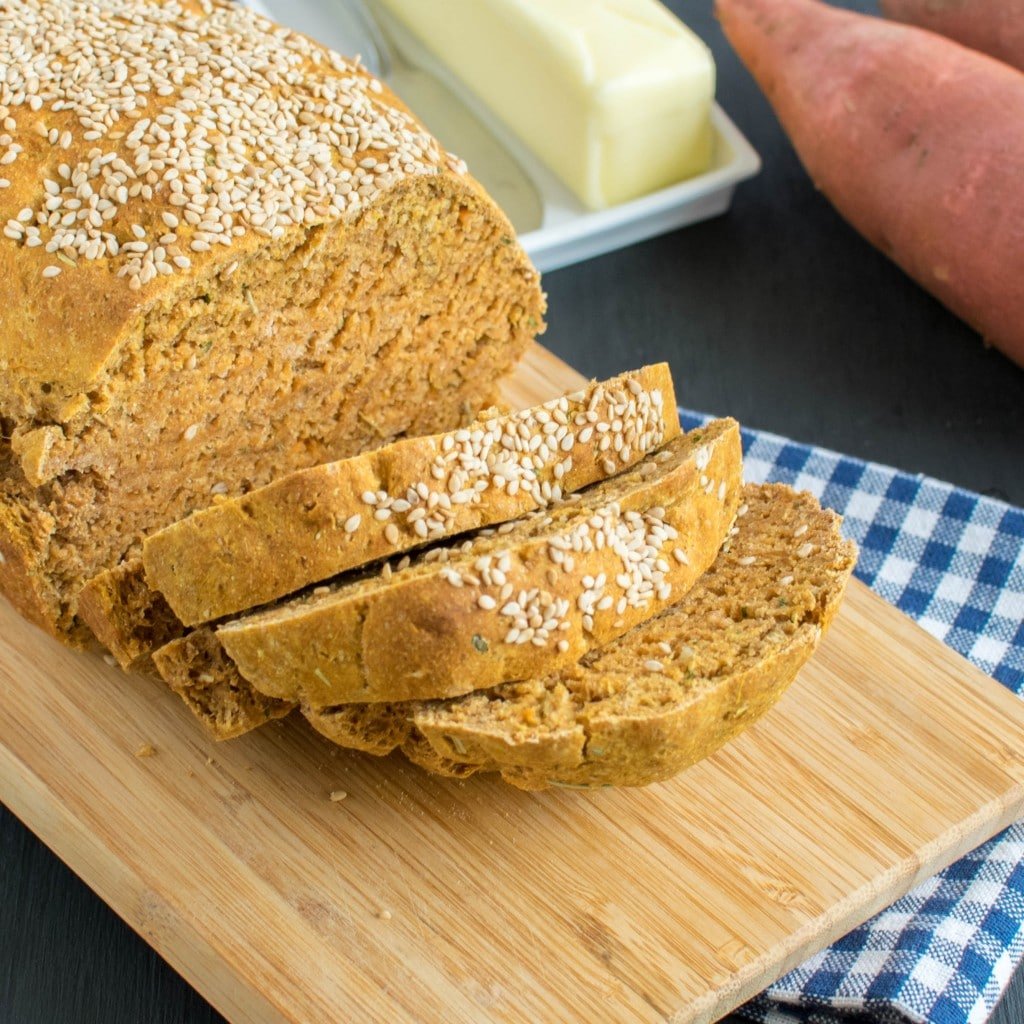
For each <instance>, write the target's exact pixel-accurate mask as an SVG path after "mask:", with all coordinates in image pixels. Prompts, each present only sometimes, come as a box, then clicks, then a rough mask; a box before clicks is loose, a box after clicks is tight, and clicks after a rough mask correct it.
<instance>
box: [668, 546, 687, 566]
mask: <svg viewBox="0 0 1024 1024" xmlns="http://www.w3.org/2000/svg"><path fill="white" fill-rule="evenodd" d="M672 557H673V558H674V559H675V560H676V561H677V562H678V563H679V564H680V565H689V564H690V559H689V557H688V556H687V554H686V552H685V551H684V550H683V549H682V548H676V549H675V550H674V551H673V552H672Z"/></svg>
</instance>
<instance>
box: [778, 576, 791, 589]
mask: <svg viewBox="0 0 1024 1024" xmlns="http://www.w3.org/2000/svg"><path fill="white" fill-rule="evenodd" d="M792 582H793V577H792V576H783V577H782V579H781V580H779V583H780V584H781V585H782V586H784V587H788V586H789V585H790V584H791V583H792Z"/></svg>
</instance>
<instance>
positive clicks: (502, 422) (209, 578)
mask: <svg viewBox="0 0 1024 1024" xmlns="http://www.w3.org/2000/svg"><path fill="white" fill-rule="evenodd" d="M613 424H620V425H621V431H620V433H621V434H622V436H623V437H624V438H625V439H626V441H627V446H626V447H622V448H620V449H619V450H618V451H614V450H613V449H612V441H613V437H614V436H615V435H614V433H613V431H612V429H611V428H612V425H613ZM678 435H679V417H678V412H677V410H676V405H675V393H674V390H673V386H672V377H671V374H670V372H669V369H668V367H667V366H666V365H665V364H664V363H662V364H659V365H657V366H649V367H645V368H643V369H640V370H636V371H633V372H631V373H626V374H622V375H620V376H618V377H614V378H612V379H611V380H608V381H603V382H600V383H591V384H590V385H588V386H587V387H585V388H583V389H582V390H580V391H578V392H576V393H574V394H572V395H569V396H564V397H561V398H558V399H554V400H552V401H550V402H546V403H544V404H543V405H541V406H538V407H537V408H534V409H526V410H523V411H521V412H516V413H511V414H509V415H503V416H499V415H496V414H495V415H492V416H488V417H487V418H485V419H484V420H482V421H480V422H478V423H476V424H471V425H470V426H469V427H466V428H462V429H460V430H457V431H451V432H448V433H445V434H438V435H433V436H429V437H416V438H406V439H403V440H401V441H397V442H395V443H394V444H392V445H388V446H386V447H384V448H381V449H377V450H375V451H371V452H366V453H364V454H362V455H358V456H355V457H353V458H350V459H344V460H342V461H339V462H332V463H327V464H326V465H321V466H315V467H312V468H310V469H305V470H299V471H297V472H295V473H291V474H288V475H286V476H284V477H282V478H280V479H278V480H275V481H274V482H273V483H271V484H268V485H267V486H266V487H262V488H259V489H257V490H255V491H252V492H250V493H249V494H246V495H244V496H241V497H238V498H229V499H222V500H221V501H218V502H216V503H215V504H213V505H212V506H210V507H209V508H208V509H205V510H204V511H201V512H197V513H195V514H194V515H192V516H189V517H188V518H187V519H185V520H182V521H181V522H179V523H174V524H172V525H170V526H168V527H166V528H165V529H163V530H160V531H158V532H157V533H155V534H154V535H153V536H151V537H148V538H147V539H146V541H145V543H144V545H143V558H142V562H140V561H139V560H137V559H136V560H133V561H132V562H131V563H129V564H125V565H121V566H117V567H116V568H114V569H111V570H106V571H105V572H103V573H100V574H99V575H98V576H96V577H94V578H93V579H92V580H90V581H89V583H87V584H86V586H85V587H84V589H83V590H82V593H81V595H80V596H79V601H78V610H79V614H80V615H81V617H82V618H83V619H84V620H85V622H86V623H88V625H89V626H90V628H91V629H92V630H93V632H94V633H95V634H96V636H97V637H98V638H99V639H100V641H101V642H102V643H103V644H104V645H105V646H106V647H107V648H108V649H109V650H110V651H111V652H112V653H113V654H114V656H115V657H116V658H117V659H118V661H119V662H120V663H121V665H122V666H124V667H125V668H131V667H132V666H133V665H135V664H137V663H138V662H139V661H140V659H142V658H143V657H144V656H145V655H146V654H148V653H150V652H152V651H153V650H155V649H156V647H159V646H162V645H163V644H166V643H168V642H170V641H171V640H172V639H174V637H176V636H179V635H181V634H183V633H184V625H198V624H200V623H204V622H209V621H211V620H214V619H220V618H223V617H225V616H228V615H231V614H233V613H237V612H241V611H247V610H249V609H252V608H254V607H256V606H258V605H262V604H266V603H268V602H270V601H273V600H275V599H277V598H280V597H284V596H285V595H287V594H290V593H293V592H295V591H298V590H300V589H301V588H302V587H304V586H307V585H309V584H313V583H319V582H320V581H322V580H325V579H328V578H329V577H331V576H335V575H337V574H338V573H341V572H344V571H345V570H347V569H351V568H354V567H357V566H360V565H363V564H365V563H367V562H371V561H374V560H377V559H381V558H387V557H391V556H394V555H396V554H400V553H402V552H405V551H407V550H409V549H411V548H414V547H417V546H422V545H424V544H426V543H427V542H429V541H437V540H438V539H440V538H444V537H449V536H452V535H454V534H458V533H464V532H466V531H468V530H472V529H478V528H480V527H484V526H489V525H492V524H494V523H500V522H503V521H505V520H510V519H515V518H517V517H518V516H521V515H523V514H524V513H526V512H529V511H531V510H533V509H536V508H538V507H542V506H544V505H546V504H547V503H548V502H549V501H551V500H552V499H553V498H554V499H555V500H557V499H558V498H560V497H561V495H562V493H563V492H565V493H569V492H571V491H576V490H579V489H580V488H581V487H585V486H587V485H588V484H591V483H593V482H594V481H596V480H600V479H602V478H604V477H607V476H609V475H610V474H611V473H613V472H619V471H621V470H622V469H625V468H628V467H629V466H631V465H633V464H634V463H636V462H638V461H639V460H641V459H643V458H644V457H645V456H646V455H648V454H649V453H650V452H652V451H653V450H654V449H655V448H657V447H659V446H661V445H662V444H664V443H665V442H666V441H670V440H673V439H674V438H676V437H677V436H678ZM143 562H144V564H145V569H143V564H142V563H143ZM175 613H176V614H175ZM154 641H159V642H157V643H154Z"/></svg>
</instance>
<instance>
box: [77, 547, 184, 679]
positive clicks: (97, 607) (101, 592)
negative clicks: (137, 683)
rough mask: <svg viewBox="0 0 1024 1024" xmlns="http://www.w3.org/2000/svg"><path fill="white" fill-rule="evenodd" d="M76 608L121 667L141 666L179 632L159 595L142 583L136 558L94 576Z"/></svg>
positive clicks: (145, 668)
mask: <svg viewBox="0 0 1024 1024" xmlns="http://www.w3.org/2000/svg"><path fill="white" fill-rule="evenodd" d="M78 614H79V616H80V617H81V618H82V619H83V620H84V621H85V622H86V623H87V624H88V626H89V628H90V629H91V630H92V632H93V634H94V636H95V637H96V639H97V640H99V642H100V643H101V644H102V645H103V646H104V647H105V648H106V649H107V650H108V651H110V653H111V654H112V655H113V656H114V657H115V658H116V659H117V663H118V664H119V665H120V666H121V668H123V669H124V670H125V671H126V672H146V671H148V670H149V668H150V667H151V666H152V654H153V652H154V651H157V650H159V649H160V648H161V647H163V646H165V645H166V644H169V643H170V642H171V641H172V640H176V639H177V638H178V637H180V636H182V635H184V633H185V628H184V626H182V624H181V621H180V620H179V619H178V617H177V616H176V615H175V614H174V612H173V611H171V607H170V605H168V603H167V602H166V601H165V600H164V599H163V596H162V595H161V594H159V593H158V592H157V591H155V590H153V589H152V588H151V587H150V586H149V585H148V584H147V583H146V574H145V571H144V570H143V568H142V560H141V559H140V558H132V559H129V560H128V561H126V562H122V563H121V564H120V565H117V566H115V567H114V568H113V569H107V570H106V571H105V572H101V573H99V574H98V575H97V576H94V577H93V578H92V579H91V580H90V581H89V582H88V583H87V584H86V585H85V587H83V588H82V592H81V594H79V597H78Z"/></svg>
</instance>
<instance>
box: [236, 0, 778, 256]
mask: <svg viewBox="0 0 1024 1024" xmlns="http://www.w3.org/2000/svg"><path fill="white" fill-rule="evenodd" d="M246 2H247V3H248V5H249V6H250V7H253V8H255V9H256V10H259V11H261V12H262V13H264V14H266V15H268V16H269V17H272V18H274V19H275V20H276V21H280V22H282V23H284V24H287V23H288V20H289V13H291V14H292V16H293V17H295V18H298V14H297V9H298V8H300V7H302V5H303V4H307V3H313V4H315V6H316V11H315V17H316V18H317V19H318V22H320V23H322V22H324V19H329V18H330V17H331V10H332V7H333V5H323V6H321V4H320V3H318V2H317V0H246ZM369 6H370V7H371V8H372V9H373V13H374V14H375V15H376V16H377V17H378V18H379V19H380V21H381V22H382V25H383V28H384V29H385V33H386V35H387V36H388V38H389V40H390V42H391V43H392V44H393V45H394V46H395V48H396V49H397V50H398V52H399V53H401V54H402V56H403V58H404V59H405V60H407V61H409V62H410V63H411V64H413V65H415V66H416V67H418V68H421V69H422V70H424V71H426V72H429V74H430V75H432V76H434V77H435V78H438V79H440V80H441V81H442V82H443V83H444V84H445V85H447V86H448V87H449V88H451V89H453V90H455V91H456V92H457V93H458V95H459V97H460V98H461V99H462V100H463V101H464V102H465V105H466V106H467V107H468V108H469V110H470V111H471V112H472V113H473V114H475V115H476V116H477V117H478V118H479V119H480V120H481V121H483V122H484V123H485V124H486V126H487V128H488V129H489V130H490V132H492V133H493V135H494V137H495V138H496V139H497V141H498V142H499V143H500V144H501V145H502V147H503V148H504V149H505V150H506V151H507V153H508V155H509V156H510V157H512V159H514V160H515V161H516V162H517V163H518V164H519V166H520V168H521V169H522V170H523V171H525V173H526V176H527V177H528V178H529V179H530V180H531V181H532V183H533V185H534V186H535V188H536V190H537V192H538V193H539V197H540V203H541V207H542V209H541V212H540V215H539V218H538V219H539V221H540V224H539V226H538V227H535V228H533V229H531V230H528V231H525V232H523V231H521V232H520V236H519V237H520V241H521V242H522V244H523V246H524V248H525V249H526V251H527V252H528V253H529V254H530V257H531V258H532V259H533V261H534V263H535V264H536V265H537V268H538V269H539V270H541V271H550V270H556V269H558V268H559V267H565V266H569V265H571V264H573V263H581V262H582V261H584V260H588V259H591V258H592V257H594V256H600V255H602V254H603V253H607V252H612V251H614V250H615V249H621V248H623V247H625V246H627V245H633V244H634V243H636V242H640V241H643V240H644V239H646V238H653V237H654V236H656V235H661V234H665V233H667V232H669V231H674V230H675V229H677V228H681V227H685V226H686V225H688V224H695V223H697V222H698V221H703V220H708V219H709V218H711V217H715V216H718V215H719V214H722V213H725V211H726V210H728V209H729V206H730V205H731V203H732V197H733V193H734V192H735V190H736V186H737V185H738V184H739V183H740V182H741V181H744V180H745V179H747V178H751V177H753V176H754V175H755V174H757V172H758V171H759V170H760V168H761V160H760V157H758V155H757V153H756V151H755V150H754V148H753V147H752V146H751V145H750V143H749V142H747V140H746V138H745V137H744V136H743V134H742V133H741V132H740V130H739V129H738V128H737V127H736V125H735V124H733V122H732V121H731V120H730V119H729V116H728V115H727V114H726V113H725V111H724V110H722V108H721V107H720V106H719V105H718V104H717V103H716V104H715V106H714V111H713V114H712V121H713V125H714V129H715V156H714V163H713V166H712V168H711V169H710V170H709V171H708V172H707V173H705V174H701V175H698V176H697V177H695V178H690V179H689V180H688V181H683V182H680V183H679V184H677V185H672V186H670V187H669V188H665V189H661V190H660V191H658V192H654V193H651V194H650V195H647V196H643V197H642V198H640V199H635V200H632V201H631V202H628V203H622V204H621V205H619V206H613V207H610V208H609V209H606V210H598V211H592V210H587V209H586V208H585V207H584V206H583V205H582V204H581V203H580V202H579V200H578V199H576V197H575V196H574V195H573V194H572V193H571V192H570V191H569V190H568V189H567V188H566V187H565V186H564V185H563V184H562V183H561V182H560V181H559V180H558V179H557V178H556V177H555V175H554V174H552V173H551V171H549V170H548V169H547V167H545V166H544V164H542V163H541V162H540V161H539V160H538V159H537V158H536V157H535V156H534V155H533V154H532V152H530V150H529V149H528V148H527V147H526V146H525V145H523V143H521V142H520V141H519V139H518V138H517V137H516V136H515V135H514V134H513V133H512V132H510V131H508V129H506V128H505V126H504V125H503V124H502V123H501V122H500V121H498V120H497V119H496V118H495V117H494V116H493V115H492V114H491V113H490V111H489V110H488V109H487V108H486V107H485V106H484V105H483V104H482V103H481V102H480V101H479V100H478V99H477V98H476V96H475V95H473V94H472V93H471V92H470V90H468V89H466V88H465V87H463V86H462V85H461V83H460V82H459V80H458V78H457V77H456V76H455V74H454V72H452V71H451V69H450V68H448V67H446V66H445V65H444V64H442V63H441V62H440V61H439V60H437V58H436V57H434V56H433V54H431V53H430V52H429V51H428V50H427V49H426V48H425V47H424V46H423V45H422V44H421V43H420V42H419V41H418V40H417V39H416V38H415V37H414V36H412V34H411V33H409V32H408V31H406V30H405V29H404V28H403V27H402V26H401V25H400V24H398V23H397V22H396V21H395V20H394V19H393V18H389V17H388V16H387V15H386V13H385V12H383V11H381V10H380V8H379V7H376V6H374V5H373V4H372V2H371V3H370V5H369ZM341 22H342V18H341V17H340V16H339V18H338V25H337V29H338V32H344V31H346V29H345V27H344V26H343V25H342V23H341ZM331 27H334V26H331ZM324 41H325V42H328V43H331V44H333V45H335V46H338V40H337V37H336V36H335V33H333V32H331V33H330V35H328V34H327V33H326V32H325V33H324ZM354 46H355V47H356V48H358V43H356V44H354ZM399 91H401V90H399ZM405 99H406V101H407V102H409V103H410V105H411V106H412V107H413V108H415V106H416V103H415V97H414V96H406V97H405ZM428 127H433V126H431V125H430V124H429V120H428ZM434 130H435V132H437V134H438V135H439V136H440V137H441V139H442V141H443V142H444V144H445V145H446V146H447V147H448V148H449V149H451V150H454V151H455V152H457V153H458V152H464V153H465V155H468V151H469V150H470V149H472V148H473V147H472V146H471V145H469V144H467V146H466V147H462V146H460V145H459V138H458V132H457V127H456V126H455V125H454V124H453V125H452V126H451V128H450V130H449V131H447V132H446V131H443V130H439V129H438V128H436V127H434ZM470 169H471V170H472V169H473V162H472V160H470ZM481 177H484V175H481ZM485 184H490V183H488V182H486V180H485ZM491 190H492V192H493V193H495V195H496V196H497V198H498V199H499V201H501V193H500V189H499V188H495V187H492V189H491ZM513 219H514V218H513Z"/></svg>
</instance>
